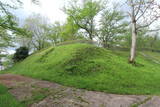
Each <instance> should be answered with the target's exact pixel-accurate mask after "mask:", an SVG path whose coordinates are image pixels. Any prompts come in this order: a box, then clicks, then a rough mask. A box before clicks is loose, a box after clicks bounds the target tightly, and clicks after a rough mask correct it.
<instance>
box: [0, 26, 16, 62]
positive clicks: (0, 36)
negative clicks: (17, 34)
mask: <svg viewBox="0 0 160 107" xmlns="http://www.w3.org/2000/svg"><path fill="white" fill-rule="evenodd" d="M11 40H12V36H10V35H9V34H8V33H7V30H6V29H4V28H2V27H0V60H1V58H3V57H5V56H6V52H7V51H6V49H7V48H8V47H10V46H12V45H13V44H12V41H11Z"/></svg>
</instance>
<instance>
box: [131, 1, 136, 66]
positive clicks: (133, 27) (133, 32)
mask: <svg viewBox="0 0 160 107" xmlns="http://www.w3.org/2000/svg"><path fill="white" fill-rule="evenodd" d="M131 4H132V15H131V17H132V43H131V49H130V58H129V63H135V56H136V38H137V29H136V18H135V11H134V5H133V1H132V0H131Z"/></svg>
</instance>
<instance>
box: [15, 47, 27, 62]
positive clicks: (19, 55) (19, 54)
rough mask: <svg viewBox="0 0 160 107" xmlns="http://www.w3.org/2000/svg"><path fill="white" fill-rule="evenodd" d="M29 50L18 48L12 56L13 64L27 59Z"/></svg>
mask: <svg viewBox="0 0 160 107" xmlns="http://www.w3.org/2000/svg"><path fill="white" fill-rule="evenodd" d="M28 53H29V50H28V48H27V47H20V48H18V49H16V53H15V54H14V56H13V61H14V62H19V61H22V60H24V59H25V58H26V57H28Z"/></svg>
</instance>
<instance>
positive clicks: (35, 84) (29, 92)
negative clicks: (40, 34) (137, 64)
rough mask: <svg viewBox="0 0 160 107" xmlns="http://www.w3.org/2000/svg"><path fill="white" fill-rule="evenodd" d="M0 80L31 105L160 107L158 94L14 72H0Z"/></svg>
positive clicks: (15, 94)
mask: <svg viewBox="0 0 160 107" xmlns="http://www.w3.org/2000/svg"><path fill="white" fill-rule="evenodd" d="M0 82H1V83H2V84H4V85H5V86H7V87H8V88H9V91H10V92H11V93H12V94H13V95H14V96H15V97H16V98H17V99H18V100H19V101H21V102H23V103H26V104H27V105H28V107H160V97H158V96H153V97H151V96H137V95H115V94H106V93H103V92H95V91H86V90H82V89H75V88H70V87H65V86H62V85H59V84H56V83H51V82H48V81H42V80H36V79H32V78H28V77H24V76H19V75H13V74H4V75H0Z"/></svg>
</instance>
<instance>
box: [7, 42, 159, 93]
mask: <svg viewBox="0 0 160 107" xmlns="http://www.w3.org/2000/svg"><path fill="white" fill-rule="evenodd" d="M127 60H128V52H117V51H111V50H106V49H103V48H98V47H95V46H92V45H87V44H70V45H64V46H57V47H50V48H48V49H45V50H42V51H39V52H37V53H35V54H33V55H31V56H30V57H28V58H27V59H25V60H24V61H23V62H21V63H17V64H16V65H15V66H14V67H12V68H11V69H10V70H8V71H9V72H10V73H16V74H21V75H25V76H29V77H33V78H38V79H42V80H48V81H52V82H57V83H60V84H62V85H66V86H73V87H76V88H83V89H88V90H96V91H103V92H107V93H117V94H155V95H160V85H159V84H160V65H159V64H156V63H154V62H153V61H152V60H149V59H147V58H145V57H144V56H142V55H138V56H137V59H136V61H137V64H136V66H133V65H131V64H128V61H127Z"/></svg>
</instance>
